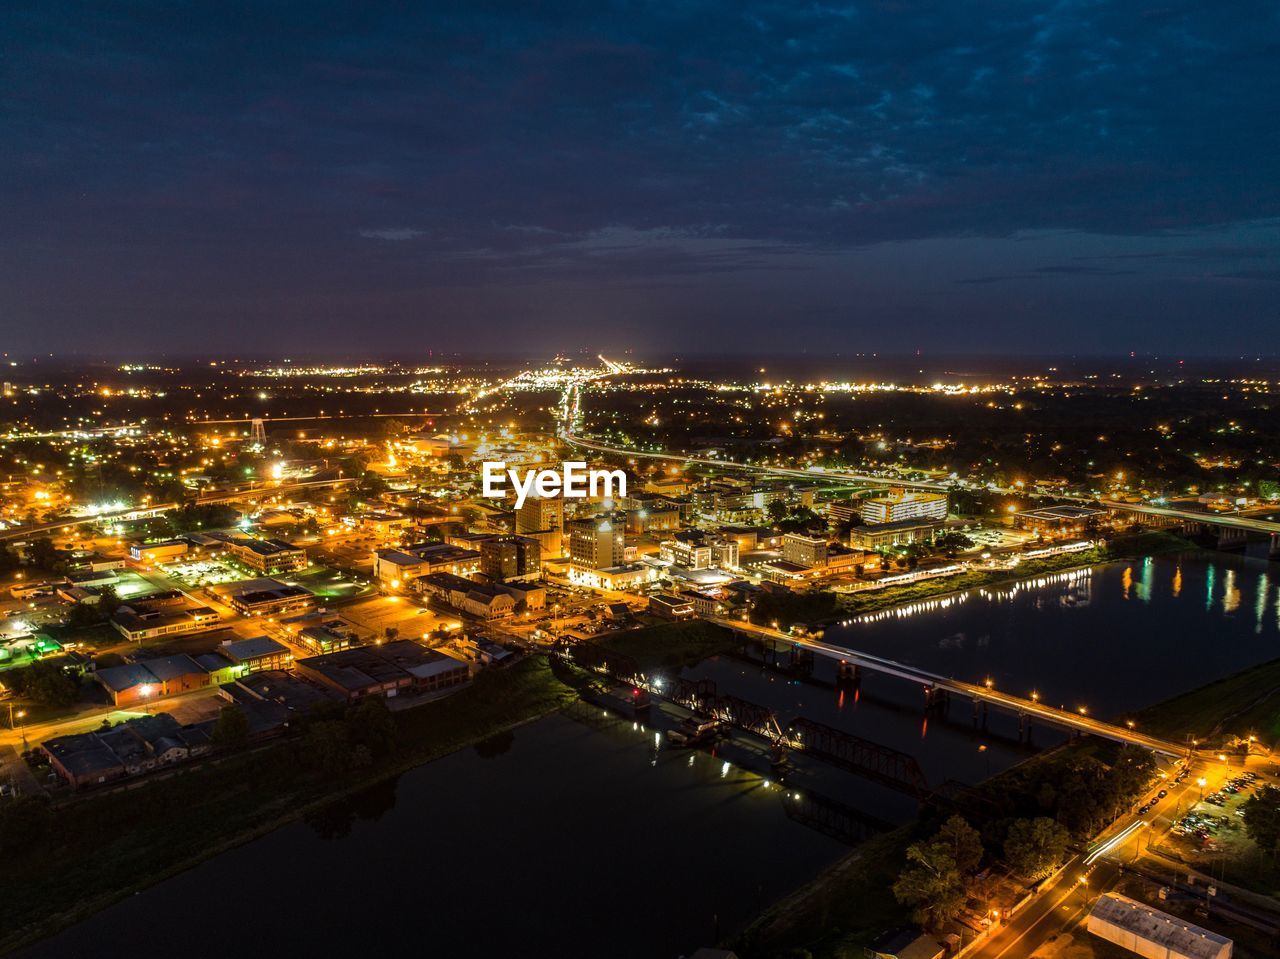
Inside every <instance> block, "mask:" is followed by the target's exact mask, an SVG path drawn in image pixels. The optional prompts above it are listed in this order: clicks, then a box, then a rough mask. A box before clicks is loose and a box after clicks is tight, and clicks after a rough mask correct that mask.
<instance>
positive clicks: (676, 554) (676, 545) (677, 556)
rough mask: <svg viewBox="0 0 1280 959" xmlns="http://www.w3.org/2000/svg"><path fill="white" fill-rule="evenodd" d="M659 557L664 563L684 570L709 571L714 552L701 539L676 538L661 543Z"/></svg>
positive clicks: (708, 544) (709, 545)
mask: <svg viewBox="0 0 1280 959" xmlns="http://www.w3.org/2000/svg"><path fill="white" fill-rule="evenodd" d="M659 555H660V556H661V557H662V559H663V561H664V562H668V563H670V564H671V565H673V566H681V567H683V568H685V569H693V570H698V569H710V568H711V565H712V557H713V555H714V551H713V550H712V549H711V544H710V543H704V542H703V541H702V540H701V538H695V537H677V538H675V539H666V540H663V541H662V545H661V547H660V552H659Z"/></svg>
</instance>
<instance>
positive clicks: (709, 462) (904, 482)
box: [560, 431, 1280, 548]
mask: <svg viewBox="0 0 1280 959" xmlns="http://www.w3.org/2000/svg"><path fill="white" fill-rule="evenodd" d="M560 438H561V439H563V440H564V441H565V442H566V443H568V444H570V445H571V446H580V447H582V448H583V449H588V450H594V451H596V452H598V453H609V454H612V455H614V456H634V457H640V458H643V459H658V460H675V461H677V462H681V463H690V464H692V465H694V466H713V467H718V468H720V469H736V470H746V471H749V472H756V473H762V474H767V475H769V476H791V477H795V478H797V479H804V480H808V481H809V482H815V481H819V482H828V481H832V480H834V481H836V482H842V483H843V482H847V483H866V484H870V485H877V486H898V487H903V488H906V489H920V490H928V491H931V492H935V493H950V492H952V491H954V490H955V489H957V488H959V489H965V488H967V487H963V486H957V484H955V483H940V482H937V481H935V480H913V479H900V478H898V477H896V476H877V475H875V474H873V473H846V472H842V471H833V470H823V471H821V472H818V471H815V470H799V469H788V468H787V467H783V466H755V465H752V464H749V463H738V462H735V461H734V460H723V459H710V458H707V457H698V456H687V455H685V454H683V453H670V452H667V451H665V450H635V449H627V448H625V447H621V446H610V445H608V444H607V443H601V442H600V441H598V440H593V439H588V438H586V437H583V436H577V435H575V434H573V433H570V432H567V431H566V432H563V433H561V435H560ZM972 488H973V489H978V490H982V489H985V490H987V491H989V492H993V493H1002V494H1004V495H1007V496H1018V497H1033V498H1034V497H1037V496H1041V495H1050V494H1037V493H1035V492H1031V491H1028V490H1025V489H1012V488H1009V487H1000V486H986V487H972ZM1051 495H1052V498H1053V499H1059V500H1069V501H1073V502H1077V503H1081V504H1095V503H1096V504H1098V505H1099V506H1101V507H1102V508H1103V509H1108V510H1114V511H1118V512H1127V513H1137V514H1139V515H1144V516H1154V517H1160V518H1163V519H1173V520H1177V521H1179V522H1184V523H1203V524H1205V525H1208V526H1224V527H1228V528H1231V529H1238V530H1245V531H1248V532H1253V533H1266V534H1268V535H1270V536H1271V537H1272V545H1273V547H1275V548H1280V522H1275V521H1273V520H1266V519H1254V518H1252V517H1248V516H1240V515H1232V514H1227V513H1201V512H1198V511H1195V510H1185V509H1174V508H1172V507H1168V506H1155V505H1150V504H1147V503H1123V502H1120V501H1119V500H1108V499H1098V498H1096V497H1092V496H1079V495H1073V494H1069V493H1054V494H1051Z"/></svg>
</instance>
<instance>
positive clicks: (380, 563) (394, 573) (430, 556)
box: [373, 536, 491, 589]
mask: <svg viewBox="0 0 1280 959" xmlns="http://www.w3.org/2000/svg"><path fill="white" fill-rule="evenodd" d="M490 538H491V537H488V536H485V537H480V538H478V539H479V543H478V545H483V543H484V542H486V541H487V540H488V539H490ZM479 569H480V553H479V552H477V551H476V550H474V549H468V548H466V547H463V546H455V545H452V544H450V543H422V544H419V545H417V546H406V547H405V548H404V549H378V550H374V552H373V575H374V578H375V579H377V580H378V581H379V582H381V583H383V584H384V585H386V586H389V587H391V588H392V589H400V588H401V587H407V586H408V585H409V584H410V583H411V582H412V581H413V580H415V579H421V578H422V577H423V576H429V575H430V574H432V573H452V574H453V575H455V576H468V575H470V574H471V573H475V572H478V571H479Z"/></svg>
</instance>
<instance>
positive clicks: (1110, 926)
mask: <svg viewBox="0 0 1280 959" xmlns="http://www.w3.org/2000/svg"><path fill="white" fill-rule="evenodd" d="M1088 928H1089V931H1090V932H1091V933H1093V934H1094V935H1095V936H1097V937H1098V938H1099V939H1105V940H1107V942H1114V943H1115V944H1116V945H1117V946H1121V947H1123V948H1125V949H1128V950H1129V951H1130V952H1132V953H1136V954H1137V955H1139V956H1145V957H1147V959H1231V947H1232V942H1231V940H1230V939H1228V938H1227V937H1226V936H1220V935H1218V934H1217V933H1216V932H1210V931H1209V930H1208V929H1202V928H1200V927H1199V926H1193V925H1192V924H1191V923H1189V922H1186V921H1185V920H1183V919H1179V918H1178V917H1177V916H1171V915H1169V913H1167V912H1161V911H1160V910H1158V909H1152V908H1151V907H1150V906H1148V905H1146V904H1145V903H1141V902H1138V901H1137V900H1136V899H1130V898H1129V897H1128V896H1122V895H1120V894H1119V893H1114V892H1109V893H1106V894H1105V895H1102V896H1100V897H1099V898H1098V901H1097V902H1096V903H1095V904H1094V907H1093V911H1092V912H1090V913H1089V927H1088Z"/></svg>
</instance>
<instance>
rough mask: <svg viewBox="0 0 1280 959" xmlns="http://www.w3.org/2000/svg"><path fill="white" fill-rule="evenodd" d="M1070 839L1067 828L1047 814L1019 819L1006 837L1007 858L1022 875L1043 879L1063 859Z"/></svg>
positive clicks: (1010, 865)
mask: <svg viewBox="0 0 1280 959" xmlns="http://www.w3.org/2000/svg"><path fill="white" fill-rule="evenodd" d="M1070 841H1071V833H1069V832H1068V831H1067V829H1066V827H1065V826H1062V825H1060V824H1059V823H1057V822H1055V821H1054V820H1052V819H1050V818H1049V817H1047V816H1037V817H1036V818H1035V819H1018V820H1015V821H1014V823H1013V824H1012V825H1011V826H1010V827H1009V833H1008V835H1007V836H1006V837H1005V840H1004V858H1005V860H1006V861H1007V862H1008V863H1009V868H1011V869H1012V870H1013V871H1014V872H1016V873H1018V874H1019V875H1021V876H1025V877H1026V878H1028V879H1032V880H1034V879H1043V878H1044V877H1045V876H1047V875H1049V874H1050V873H1051V872H1053V870H1054V869H1056V868H1057V867H1058V864H1059V863H1060V862H1062V859H1063V857H1064V856H1065V855H1066V853H1067V844H1068V843H1069V842H1070Z"/></svg>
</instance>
